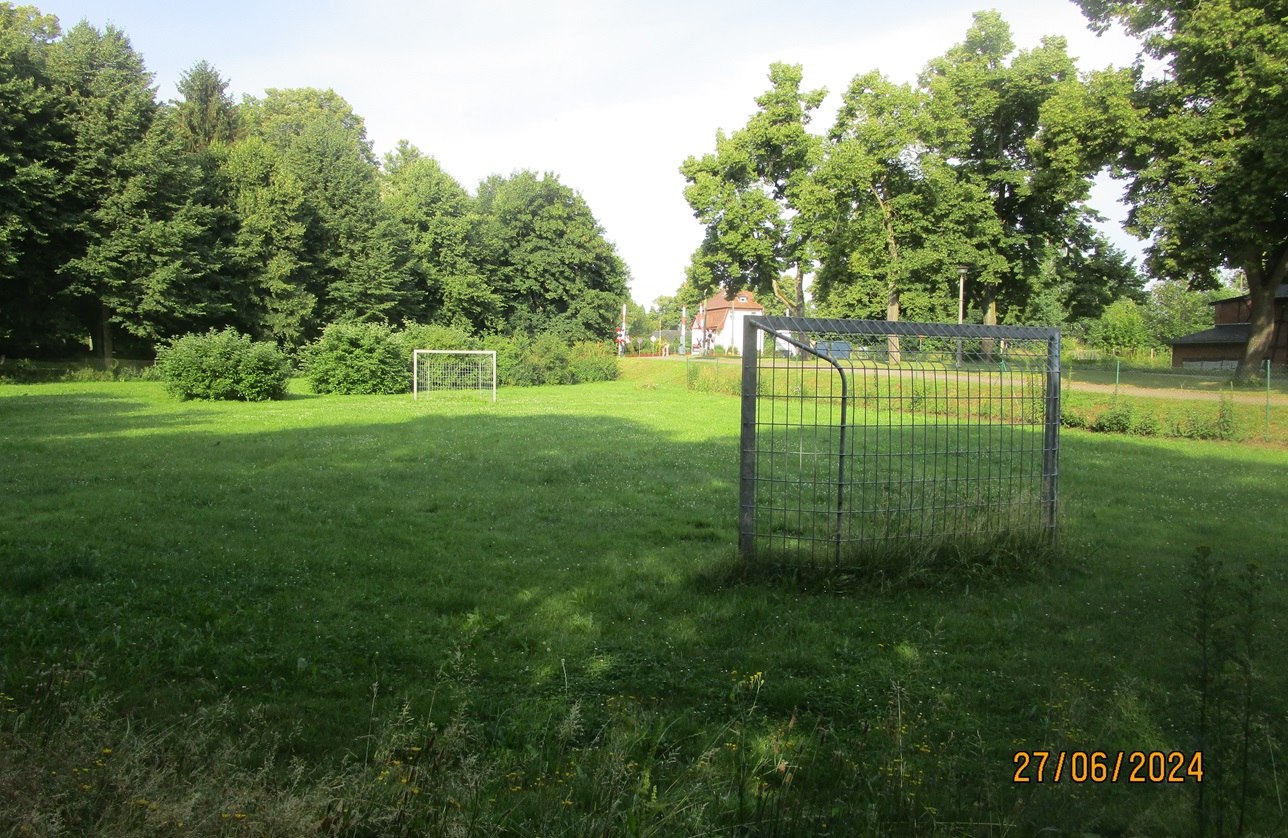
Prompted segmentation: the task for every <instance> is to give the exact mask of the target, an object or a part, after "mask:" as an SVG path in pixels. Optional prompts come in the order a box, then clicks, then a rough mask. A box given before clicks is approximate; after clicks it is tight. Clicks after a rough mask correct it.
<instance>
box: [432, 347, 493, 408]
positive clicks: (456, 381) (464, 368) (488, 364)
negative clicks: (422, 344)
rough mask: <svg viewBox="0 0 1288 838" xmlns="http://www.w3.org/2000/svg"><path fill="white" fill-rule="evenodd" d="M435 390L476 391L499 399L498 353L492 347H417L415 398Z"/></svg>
mask: <svg viewBox="0 0 1288 838" xmlns="http://www.w3.org/2000/svg"><path fill="white" fill-rule="evenodd" d="M435 391H474V392H476V393H478V394H480V395H482V396H485V397H486V396H488V395H490V396H491V397H492V401H494V402H495V401H496V352H495V350H491V349H416V350H413V352H412V370H411V397H412V398H413V399H419V398H420V396H421V394H422V393H426V392H435Z"/></svg>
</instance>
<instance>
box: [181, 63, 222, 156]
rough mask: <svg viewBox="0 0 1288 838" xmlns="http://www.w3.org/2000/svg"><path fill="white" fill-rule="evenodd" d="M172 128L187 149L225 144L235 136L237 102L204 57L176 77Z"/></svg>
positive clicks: (200, 148) (200, 149) (199, 149)
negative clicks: (175, 109) (176, 112)
mask: <svg viewBox="0 0 1288 838" xmlns="http://www.w3.org/2000/svg"><path fill="white" fill-rule="evenodd" d="M178 88H179V95H180V96H182V97H183V98H182V99H181V100H180V101H179V103H178V114H177V117H176V119H175V130H176V132H177V133H178V134H179V136H180V137H181V138H182V141H183V145H184V148H186V149H187V150H188V151H190V152H196V151H204V150H205V149H207V148H209V147H210V146H211V145H212V144H214V143H222V144H225V145H226V144H228V143H231V142H232V141H233V140H234V139H236V137H237V105H236V103H234V102H233V100H232V97H231V96H229V95H228V82H227V81H226V80H224V79H222V78H220V76H219V73H218V71H216V70H215V68H214V67H213V66H212V65H211V64H209V63H208V62H205V61H199V62H197V63H196V64H194V65H193V66H192V68H191V69H189V70H187V71H186V72H184V74H183V75H182V76H180V77H179V84H178Z"/></svg>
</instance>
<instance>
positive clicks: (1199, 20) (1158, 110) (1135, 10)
mask: <svg viewBox="0 0 1288 838" xmlns="http://www.w3.org/2000/svg"><path fill="white" fill-rule="evenodd" d="M1079 5H1081V6H1082V9H1083V11H1084V13H1086V15H1087V16H1088V17H1089V18H1090V19H1091V21H1092V24H1093V26H1095V27H1098V28H1107V27H1108V26H1110V25H1111V24H1113V23H1119V24H1121V25H1122V26H1123V27H1124V29H1125V30H1126V31H1127V33H1128V34H1130V35H1134V36H1136V37H1138V38H1140V40H1141V52H1142V56H1143V57H1148V58H1149V59H1151V60H1152V61H1154V62H1156V63H1159V64H1162V65H1163V67H1164V68H1165V69H1164V70H1163V71H1162V72H1158V73H1150V74H1141V73H1137V74H1136V75H1135V77H1133V76H1132V75H1131V74H1130V73H1128V72H1124V73H1121V74H1118V78H1119V80H1118V81H1117V83H1116V84H1113V85H1110V84H1106V85H1105V87H1106V89H1108V90H1109V93H1108V95H1106V96H1105V97H1104V98H1103V102H1104V103H1105V104H1104V106H1103V107H1101V108H1099V109H1096V111H1098V113H1097V112H1096V111H1092V118H1091V119H1089V120H1088V122H1087V123H1086V125H1085V126H1084V131H1085V133H1087V134H1090V135H1095V136H1098V137H1099V139H1098V143H1099V144H1101V145H1102V146H1103V147H1104V148H1105V154H1104V158H1105V160H1104V162H1106V163H1108V164H1109V165H1110V166H1111V167H1112V168H1113V170H1114V171H1115V172H1116V173H1117V174H1119V175H1120V176H1125V177H1128V178H1130V180H1129V186H1128V191H1127V198H1128V200H1129V202H1130V203H1131V204H1132V205H1133V206H1134V209H1133V212H1132V214H1131V219H1130V222H1131V224H1130V226H1131V229H1132V231H1133V232H1135V233H1136V234H1137V235H1139V236H1141V237H1142V238H1146V239H1149V240H1150V241H1151V242H1152V243H1151V245H1150V247H1149V257H1148V263H1149V266H1150V268H1151V271H1152V272H1153V273H1154V274H1155V275H1156V276H1160V277H1164V278H1167V279H1174V280H1184V281H1186V282H1187V283H1189V284H1190V285H1191V286H1192V287H1205V286H1206V287H1212V286H1213V285H1215V284H1216V277H1217V274H1218V271H1219V270H1220V269H1222V268H1238V269H1241V270H1242V271H1243V274H1244V276H1245V278H1246V280H1247V283H1248V291H1249V293H1250V296H1251V302H1252V316H1251V321H1250V322H1251V324H1252V336H1251V339H1250V340H1249V342H1248V347H1247V350H1246V352H1245V354H1244V356H1243V358H1242V360H1241V362H1240V364H1239V370H1238V377H1239V378H1243V379H1247V378H1250V377H1252V376H1254V375H1255V374H1256V370H1257V365H1258V364H1259V363H1260V362H1261V361H1262V360H1263V359H1264V358H1265V357H1266V355H1267V354H1268V351H1269V349H1270V346H1271V343H1272V341H1273V335H1274V316H1273V312H1274V295H1275V290H1276V289H1277V288H1278V287H1279V285H1280V284H1282V283H1283V282H1284V279H1285V272H1286V271H1288V225H1285V223H1284V221H1285V219H1288V194H1285V192H1284V190H1283V189H1282V188H1281V184H1282V183H1284V182H1285V180H1288V140H1286V139H1285V136H1284V132H1283V130H1282V123H1283V119H1284V114H1285V113H1286V112H1288V87H1286V86H1285V85H1284V84H1283V79H1284V77H1285V75H1288V34H1286V31H1288V30H1285V27H1284V24H1283V8H1282V6H1281V5H1280V4H1278V3H1269V2H1245V0H1212V2H1204V3H1198V4H1194V3H1188V2H1180V1H1179V0H1114V1H1113V2H1109V1H1108V0H1080V3H1079ZM1104 75H1105V74H1101V78H1103V77H1104Z"/></svg>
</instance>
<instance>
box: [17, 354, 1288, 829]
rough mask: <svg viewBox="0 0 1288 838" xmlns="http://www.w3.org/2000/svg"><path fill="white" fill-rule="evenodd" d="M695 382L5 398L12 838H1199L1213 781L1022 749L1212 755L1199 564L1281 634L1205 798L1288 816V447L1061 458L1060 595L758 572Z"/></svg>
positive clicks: (1260, 625)
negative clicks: (477, 393) (304, 837)
mask: <svg viewBox="0 0 1288 838" xmlns="http://www.w3.org/2000/svg"><path fill="white" fill-rule="evenodd" d="M683 369H684V365H683V364H682V363H667V362H659V361H653V362H649V361H641V362H638V363H636V364H632V365H628V366H627V368H626V370H625V373H624V376H623V378H622V380H619V381H616V382H610V383H604V384H595V385H581V386H576V387H564V388H533V389H505V390H503V391H502V392H501V393H500V395H499V399H498V402H497V403H496V404H495V405H492V404H490V403H471V402H464V401H460V400H452V401H438V402H436V401H433V400H426V401H420V402H413V401H412V400H411V399H410V398H409V397H397V396H391V397H325V398H324V397H316V396H312V395H310V394H308V393H305V392H296V393H294V394H293V396H292V398H290V399H288V400H286V401H283V402H275V403H267V404H223V403H219V404H211V403H180V402H177V401H173V400H171V399H169V398H167V397H166V396H165V395H164V393H163V391H162V389H161V385H160V384H157V383H151V382H128V383H78V384H71V383H68V384H41V385H6V386H4V387H0V463H3V467H2V468H0V492H2V493H3V497H4V498H5V512H4V515H3V517H0V695H2V696H3V702H4V704H3V705H0V709H5V708H7V709H8V710H11V711H12V712H9V713H4V714H0V832H3V833H6V834H7V833H10V832H18V831H19V830H20V829H21V828H22V827H27V828H28V829H29V831H30V832H31V833H32V834H50V835H52V834H78V833H82V832H84V831H86V825H87V824H88V825H91V826H93V825H97V826H95V827H94V828H95V829H97V830H98V831H100V832H105V833H111V834H140V835H142V834H157V833H158V832H161V831H164V830H170V831H172V832H177V833H184V834H268V833H272V834H302V833H315V834H372V835H377V834H426V833H429V834H439V833H441V834H449V833H452V831H453V830H456V831H457V832H459V833H463V834H480V835H481V834H515V835H536V834H651V835H672V834H699V833H712V832H714V833H719V834H726V833H730V834H880V833H886V834H906V833H908V832H919V833H940V834H997V835H1001V834H1025V833H1030V832H1035V831H1037V830H1039V829H1043V828H1048V827H1050V828H1055V829H1060V830H1073V829H1081V830H1089V831H1095V832H1099V833H1101V834H1114V833H1132V832H1135V833H1145V834H1176V833H1181V834H1183V833H1185V832H1190V831H1194V830H1195V828H1196V815H1195V810H1194V807H1195V804H1196V794H1195V791H1196V786H1194V785H1193V784H1190V785H1175V786H1169V785H1145V786H1128V785H1122V784H1120V785H1108V784H1106V785H1093V784H1085V785H1081V786H1075V785H1070V784H1067V783H1065V784H1060V785H1054V784H1050V783H1046V784H1040V785H1038V784H1029V785H1015V784H1013V783H1012V778H1013V774H1014V771H1015V765H1014V763H1013V760H1012V757H1013V754H1014V752H1015V751H1016V750H1019V749H1037V748H1049V749H1053V750H1058V749H1066V750H1075V749H1081V750H1097V749H1099V750H1117V749H1127V750H1150V749H1163V750H1172V749H1178V750H1187V751H1188V750H1193V749H1195V748H1197V747H1199V743H1200V738H1199V737H1200V732H1201V731H1200V730H1199V725H1198V721H1197V719H1198V711H1197V707H1198V704H1197V700H1196V699H1195V692H1196V690H1198V688H1199V685H1200V684H1199V679H1198V676H1197V675H1196V672H1197V666H1198V661H1199V659H1200V651H1201V650H1200V647H1199V646H1198V644H1197V643H1196V642H1195V641H1194V640H1193V639H1192V635H1193V632H1192V631H1191V629H1190V626H1191V625H1192V624H1193V623H1194V621H1195V620H1196V619H1197V616H1198V615H1197V614H1196V609H1195V607H1194V606H1192V605H1191V601H1192V597H1191V596H1190V594H1188V593H1187V591H1189V590H1190V589H1191V588H1193V587H1194V585H1195V579H1196V578H1198V576H1199V574H1198V573H1197V572H1196V571H1195V570H1194V568H1193V558H1192V557H1193V556H1194V555H1195V550H1196V548H1197V547H1198V546H1199V545H1210V546H1211V547H1212V549H1213V555H1214V556H1215V557H1216V558H1217V559H1219V560H1220V561H1221V562H1222V563H1223V566H1225V567H1227V568H1228V570H1227V572H1226V573H1225V575H1224V578H1225V579H1226V581H1225V582H1224V583H1222V584H1223V585H1224V587H1222V588H1221V590H1222V591H1224V592H1225V593H1223V596H1225V597H1226V599H1222V600H1220V603H1222V604H1220V605H1219V609H1218V610H1219V611H1220V613H1218V614H1216V615H1215V616H1216V618H1219V622H1220V624H1221V625H1222V626H1223V627H1224V628H1223V629H1222V630H1223V631H1225V632H1226V634H1227V635H1229V637H1231V638H1236V636H1237V635H1238V632H1236V631H1235V628H1236V627H1237V626H1238V625H1240V619H1241V615H1244V614H1249V613H1250V614H1252V615H1253V616H1254V617H1255V618H1256V619H1255V620H1253V621H1251V625H1253V627H1254V629H1255V631H1254V634H1255V642H1254V643H1253V649H1254V651H1255V654H1254V655H1253V656H1252V658H1251V660H1252V661H1253V663H1254V669H1253V673H1254V678H1253V681H1252V683H1253V686H1254V689H1253V691H1252V695H1253V701H1252V703H1251V705H1249V706H1250V708H1251V709H1250V711H1249V712H1248V713H1247V714H1244V715H1246V716H1247V717H1248V718H1249V719H1250V724H1251V730H1252V732H1253V735H1251V736H1249V737H1248V741H1250V742H1251V747H1250V749H1249V754H1250V756H1249V758H1250V762H1251V765H1252V766H1253V770H1252V771H1251V772H1249V776H1250V786H1249V791H1248V794H1249V797H1248V798H1247V802H1246V803H1244V804H1243V805H1242V806H1240V805H1239V804H1238V800H1239V795H1238V794H1237V792H1238V791H1239V786H1238V784H1237V783H1236V778H1237V777H1239V776H1241V775H1239V773H1238V772H1237V771H1236V767H1237V764H1238V763H1239V759H1238V757H1239V754H1238V753H1237V751H1236V750H1232V749H1233V747H1234V746H1233V745H1232V744H1231V743H1232V742H1236V741H1244V740H1243V739H1242V738H1241V737H1239V736H1236V735H1235V733H1236V732H1237V731H1238V730H1240V729H1241V727H1240V725H1238V724H1237V722H1238V721H1239V720H1240V719H1242V718H1243V716H1242V715H1240V714H1239V713H1237V712H1236V709H1237V706H1238V701H1236V699H1237V697H1238V696H1240V695H1242V694H1243V693H1242V691H1241V690H1240V689H1238V686H1239V683H1241V682H1239V681H1238V680H1237V674H1238V672H1239V671H1240V670H1239V667H1238V663H1239V661H1240V660H1241V659H1240V658H1238V656H1237V655H1236V654H1235V652H1234V651H1230V652H1229V653H1228V654H1227V655H1226V657H1225V658H1221V659H1220V661H1219V662H1220V663H1222V665H1223V667H1224V668H1223V669H1222V670H1221V672H1220V673H1219V675H1220V680H1217V681H1213V682H1211V683H1208V684H1207V687H1206V689H1207V691H1208V693H1209V694H1210V695H1211V696H1213V697H1215V698H1221V699H1222V700H1223V702H1224V703H1223V704H1221V705H1220V706H1221V708H1223V709H1222V710H1221V714H1224V715H1221V714H1218V715H1217V716H1216V717H1215V718H1217V720H1218V721H1219V722H1220V723H1221V724H1222V725H1223V727H1221V728H1220V731H1223V732H1224V734H1226V735H1225V736H1224V738H1222V739H1220V740H1219V741H1213V740H1212V738H1211V734H1212V732H1213V731H1212V728H1211V727H1209V730H1208V734H1209V739H1208V742H1207V745H1206V747H1207V749H1208V752H1209V754H1208V755H1209V761H1208V767H1209V771H1210V773H1209V779H1208V782H1207V785H1206V786H1205V789H1206V790H1207V794H1208V798H1207V803H1206V804H1205V805H1206V806H1207V809H1206V811H1207V814H1208V816H1209V818H1210V817H1211V816H1212V812H1213V811H1214V809H1213V807H1214V806H1215V805H1216V803H1220V804H1221V807H1220V811H1221V813H1222V816H1223V817H1224V818H1225V820H1224V824H1225V825H1226V828H1231V829H1232V828H1233V826H1232V825H1233V823H1234V818H1235V815H1236V814H1237V813H1238V812H1239V811H1240V810H1241V811H1242V812H1243V813H1244V815H1245V818H1246V820H1247V821H1248V828H1249V829H1256V830H1260V831H1261V832H1263V833H1271V832H1274V831H1277V830H1280V829H1283V828H1284V826H1285V824H1286V823H1288V821H1286V820H1285V815H1284V812H1283V809H1282V808H1281V806H1280V803H1279V800H1280V790H1281V789H1282V788H1283V787H1284V785H1285V781H1286V780H1288V778H1286V777H1284V776H1282V775H1281V773H1280V772H1279V769H1278V768H1277V767H1276V766H1277V765H1281V764H1283V762H1284V760H1283V752H1282V750H1281V749H1282V746H1283V743H1284V742H1285V741H1286V740H1288V708H1286V707H1285V703H1284V696H1286V695H1288V673H1286V672H1285V670H1284V669H1283V667H1282V666H1280V665H1279V662H1281V661H1282V660H1284V659H1285V658H1286V657H1288V641H1286V640H1285V633H1284V631H1283V624H1282V615H1283V614H1284V613H1285V606H1288V595H1286V593H1285V591H1286V590H1288V587H1286V586H1285V582H1288V555H1286V553H1285V550H1286V548H1285V545H1286V544H1288V516H1284V515H1283V514H1282V510H1283V509H1284V508H1285V507H1286V506H1288V482H1285V480H1284V479H1283V475H1284V473H1285V472H1284V467H1285V466H1286V465H1288V458H1286V457H1285V455H1284V454H1283V453H1282V452H1280V451H1274V450H1266V449H1258V448H1252V447H1247V446H1237V445H1231V444H1221V443H1201V442H1184V441H1160V440H1135V439H1128V438H1120V437H1109V436H1105V435H1093V434H1088V433H1080V432H1070V431H1066V432H1065V433H1064V434H1063V435H1062V440H1063V444H1064V450H1063V453H1062V460H1061V472H1062V483H1061V497H1062V507H1061V508H1062V533H1061V556H1060V558H1059V560H1058V562H1057V564H1056V565H1055V566H1054V567H1051V568H1049V569H1047V570H1045V571H1034V572H1032V573H1030V574H1027V575H1024V576H1021V577H1020V578H1012V577H989V576H988V575H987V574H985V575H982V576H980V577H978V578H975V579H970V580H965V581H957V582H954V584H951V585H945V586H939V587H934V586H930V587H925V588H922V587H918V588H904V589H894V590H884V591H883V590H880V589H879V588H876V587H873V586H869V585H867V584H865V582H864V580H863V579H862V578H861V574H850V575H847V576H846V577H844V578H832V579H827V578H824V579H803V578H800V577H791V576H774V575H770V576H768V577H765V576H761V577H752V576H749V575H747V574H743V573H740V572H739V569H738V565H737V563H736V562H735V560H734V558H733V556H734V545H735V542H736V506H737V474H738V462H737V445H738V443H737V434H738V407H739V402H738V400H737V399H733V398H729V397H728V396H723V395H709V394H704V393H693V392H689V391H687V390H686V389H685V374H684V372H683ZM1248 562H1255V563H1256V564H1257V566H1258V567H1259V569H1260V573H1261V574H1263V576H1264V583H1263V584H1262V585H1261V587H1260V589H1259V593H1258V594H1257V598H1256V599H1255V600H1254V604H1253V606H1251V607H1246V606H1243V605H1238V604H1237V602H1236V600H1235V599H1234V595H1235V593H1236V592H1237V591H1238V590H1239V583H1238V581H1237V580H1238V574H1237V572H1236V569H1237V568H1240V567H1242V566H1243V565H1244V564H1246V563H1248ZM1212 607H1213V608H1217V606H1212ZM1223 636H1224V635H1223ZM1228 645H1229V648H1230V649H1231V650H1234V649H1236V647H1237V643H1236V642H1235V640H1234V639H1231V640H1230V641H1229V644H1228ZM229 743H233V744H235V745H236V746H237V747H235V748H230V747H229ZM105 749H106V750H109V751H110V752H111V753H110V754H104V753H103V752H104V750H105ZM1271 749H1274V755H1275V760H1277V762H1272V760H1271V758H1270V756H1271ZM157 752H159V753H161V754H166V755H168V757H161V758H158V757H150V756H148V754H150V753H157ZM99 762H101V763H103V764H102V765H99V764H98V763H99ZM403 780H406V781H407V782H403ZM412 789H416V791H415V793H414V794H413V793H412V791H411V790H412ZM139 800H143V801H144V803H138V801H139ZM1214 801H1216V802H1215V803H1214ZM239 816H240V817H239ZM181 822H182V824H183V826H178V824H179V823H181ZM60 823H61V824H62V825H61V826H58V824H60Z"/></svg>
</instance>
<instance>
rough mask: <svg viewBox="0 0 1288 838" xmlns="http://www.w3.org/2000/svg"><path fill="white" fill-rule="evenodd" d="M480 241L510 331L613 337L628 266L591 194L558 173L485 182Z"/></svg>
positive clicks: (518, 175) (523, 174)
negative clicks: (595, 209)
mask: <svg viewBox="0 0 1288 838" xmlns="http://www.w3.org/2000/svg"><path fill="white" fill-rule="evenodd" d="M476 200H477V202H478V213H479V220H478V224H477V225H476V226H475V228H474V232H473V236H474V246H475V248H476V252H477V253H478V255H479V257H478V258H479V260H480V261H479V267H480V269H481V270H482V274H483V276H486V277H487V278H488V280H489V282H490V283H491V286H492V290H493V291H494V292H495V293H496V294H497V295H498V297H499V298H500V300H501V305H502V307H503V311H502V314H503V316H504V318H505V321H506V323H507V325H508V327H509V328H510V329H511V330H512V331H524V332H530V333H533V334H537V333H542V332H555V333H557V334H559V335H561V336H562V337H564V338H566V339H569V340H582V339H591V340H604V339H607V338H609V337H611V336H612V334H613V332H614V329H615V328H616V325H617V322H618V317H619V316H620V312H621V304H622V301H623V300H624V299H625V297H626V282H627V278H628V275H627V271H626V266H625V264H624V263H623V262H622V260H621V258H620V257H619V256H618V255H617V251H616V249H615V248H614V247H613V245H612V244H611V243H610V242H609V241H608V240H607V239H606V238H604V231H603V228H602V227H600V225H599V222H598V221H596V220H595V217H594V215H593V214H592V213H591V211H590V207H589V206H587V204H586V202H585V200H584V199H583V198H582V197H581V196H580V195H579V194H577V193H576V192H574V191H573V190H572V189H569V188H568V187H567V186H564V185H563V184H562V183H560V182H559V180H558V178H556V177H555V176H554V175H553V174H546V175H542V176H538V175H536V174H535V173H533V172H527V171H524V172H518V173H515V174H513V175H511V176H510V177H508V178H503V177H499V176H496V175H493V176H492V177H489V178H488V179H487V180H485V181H483V183H481V184H480V185H479V190H478V196H477V199H476Z"/></svg>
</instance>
